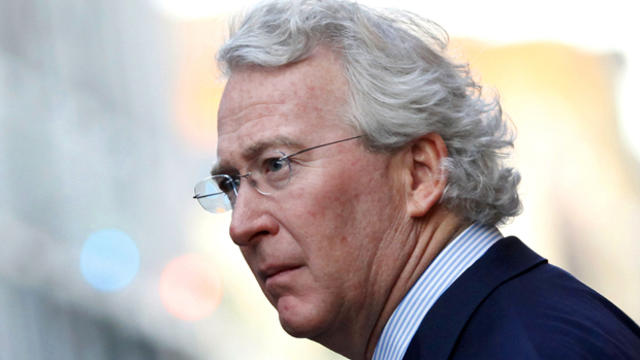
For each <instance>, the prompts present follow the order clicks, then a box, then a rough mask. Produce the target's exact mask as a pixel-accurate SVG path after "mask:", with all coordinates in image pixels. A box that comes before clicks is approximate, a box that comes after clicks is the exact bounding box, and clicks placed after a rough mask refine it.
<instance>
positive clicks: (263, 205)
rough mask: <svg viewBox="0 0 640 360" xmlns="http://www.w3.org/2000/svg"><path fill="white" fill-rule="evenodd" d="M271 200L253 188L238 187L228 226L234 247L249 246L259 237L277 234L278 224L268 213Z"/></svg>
mask: <svg viewBox="0 0 640 360" xmlns="http://www.w3.org/2000/svg"><path fill="white" fill-rule="evenodd" d="M246 185H249V184H246ZM271 200H272V199H269V198H267V197H266V196H265V195H262V194H261V193H259V192H258V190H257V189H256V188H255V187H254V186H240V187H239V189H238V194H237V197H236V201H235V204H234V207H233V211H232V213H231V225H230V226H229V235H230V236H231V239H232V240H233V242H234V243H236V245H238V246H246V245H251V244H252V243H255V242H256V241H258V240H259V238H260V237H263V236H269V235H275V234H276V233H277V232H278V228H279V225H278V222H277V220H276V219H275V218H274V217H273V215H272V213H271V212H270V211H269V208H270V207H269V205H270V203H271Z"/></svg>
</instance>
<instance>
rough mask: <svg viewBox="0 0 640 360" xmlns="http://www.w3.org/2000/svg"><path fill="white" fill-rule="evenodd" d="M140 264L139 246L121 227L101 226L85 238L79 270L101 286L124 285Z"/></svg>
mask: <svg viewBox="0 0 640 360" xmlns="http://www.w3.org/2000/svg"><path fill="white" fill-rule="evenodd" d="M139 267H140V254H139V253H138V247H137V246H136V244H135V243H134V242H133V240H131V237H129V235H127V234H126V233H124V232H122V231H120V230H117V229H102V230H98V231H96V232H94V233H92V234H91V235H89V237H88V238H87V240H86V241H85V242H84V245H83V247H82V253H81V255H80V270H81V271H82V275H83V276H84V278H85V279H86V280H87V282H88V283H89V284H91V286H93V287H94V288H96V289H98V290H102V291H116V290H120V289H122V288H124V287H125V286H127V285H128V284H129V283H130V282H131V280H133V278H134V277H135V276H136V274H137V273H138V269H139Z"/></svg>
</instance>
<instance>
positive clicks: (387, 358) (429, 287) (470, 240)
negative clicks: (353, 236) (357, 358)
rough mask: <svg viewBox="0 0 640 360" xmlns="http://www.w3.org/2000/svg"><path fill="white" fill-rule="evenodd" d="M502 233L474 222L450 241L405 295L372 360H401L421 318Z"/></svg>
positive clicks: (384, 330)
mask: <svg viewBox="0 0 640 360" xmlns="http://www.w3.org/2000/svg"><path fill="white" fill-rule="evenodd" d="M501 238H502V234H500V232H499V231H498V229H496V228H495V227H492V226H485V225H481V224H478V223H475V224H473V225H471V226H469V227H468V228H467V229H465V230H464V231H463V232H462V233H461V234H460V235H458V236H457V237H456V238H455V239H453V241H451V242H450V243H449V244H448V245H447V246H446V247H445V248H444V249H443V250H442V251H441V252H440V254H438V255H437V256H436V258H435V259H434V260H433V262H431V264H430V265H429V266H428V267H427V269H426V270H425V272H424V273H422V275H421V276H420V278H419V279H418V281H416V283H415V284H414V285H413V287H412V288H411V290H409V292H408V293H407V295H405V297H404V299H402V302H400V305H398V307H397V308H396V309H395V311H394V312H393V314H392V315H391V317H390V318H389V321H388V322H387V324H386V325H385V327H384V329H383V330H382V335H381V336H380V340H378V344H377V345H376V349H375V352H374V353H373V360H401V359H402V357H403V356H404V353H405V352H406V351H407V348H408V347H409V343H410V342H411V339H412V338H413V335H414V334H415V333H416V331H417V330H418V327H419V326H420V323H421V322H422V319H424V317H425V315H426V314H427V312H428V311H429V309H431V307H432V306H433V304H434V303H435V302H436V300H438V298H439V297H440V295H442V293H444V292H445V290H447V288H449V286H450V285H451V284H452V283H453V282H454V281H455V280H456V279H457V278H458V277H459V276H460V275H462V273H463V272H464V271H465V270H466V269H467V268H468V267H469V266H471V265H472V264H473V263H474V262H475V261H476V260H478V259H479V258H480V257H481V256H482V255H483V254H484V253H485V252H486V251H487V250H488V249H489V248H490V247H491V245H493V244H495V242H496V241H498V240H500V239H501Z"/></svg>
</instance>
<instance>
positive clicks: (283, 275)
mask: <svg viewBox="0 0 640 360" xmlns="http://www.w3.org/2000/svg"><path fill="white" fill-rule="evenodd" d="M445 47H446V35H445V34H444V32H443V31H442V30H441V29H440V28H438V27H437V26H436V25H435V24H432V23H429V22H427V21H424V20H422V19H419V18H417V17H416V16H414V15H411V14H408V13H404V12H388V13H381V12H376V11H374V10H371V9H368V8H366V7H364V6H361V5H358V4H355V3H351V2H343V1H338V0H328V1H323V0H299V1H293V2H289V1H287V2H281V1H272V2H267V3H262V4H260V5H258V6H257V7H255V8H254V9H253V10H251V11H250V12H249V13H248V14H247V15H246V16H245V17H244V19H242V20H241V21H240V22H239V23H238V24H237V25H236V26H235V27H234V29H233V30H232V33H231V36H230V39H229V40H228V42H227V43H226V44H225V45H224V46H223V47H222V48H221V49H220V52H219V61H220V63H221V64H222V65H223V68H224V70H225V72H226V73H227V75H228V76H229V80H228V83H227V86H226V88H225V91H224V95H223V97H222V101H221V103H220V110H219V115H218V157H219V161H218V163H217V164H216V166H215V167H214V169H213V170H212V177H211V178H210V179H207V180H205V181H203V182H201V183H199V184H198V185H197V186H196V195H195V197H196V198H198V200H199V201H200V202H201V204H202V205H203V206H204V207H205V208H206V209H208V210H211V211H214V212H216V211H224V210H231V209H233V214H232V221H231V227H230V229H229V232H230V235H231V238H232V239H233V241H234V242H235V243H236V244H237V245H238V246H239V247H240V250H241V251H242V254H243V255H244V257H245V259H246V261H247V263H248V264H249V267H250V268H251V270H252V271H253V273H254V275H255V277H256V279H257V281H258V283H259V285H260V287H261V288H262V290H263V292H264V294H265V295H266V297H267V299H268V300H269V301H270V302H271V304H273V306H274V307H275V308H276V310H277V311H278V314H279V318H280V322H281V324H282V327H283V328H284V329H285V330H286V331H287V332H288V333H289V334H291V335H293V336H296V337H307V338H310V339H312V340H314V341H317V342H319V343H321V344H323V345H325V346H326V347H328V348H330V349H332V350H334V351H336V352H338V353H340V354H342V355H344V356H346V357H348V358H352V359H371V358H374V359H403V358H404V359H447V358H452V359H539V358H544V359H553V358H563V359H567V358H569V359H573V358H593V359H596V358H597V359H612V358H621V359H633V358H640V329H639V328H638V327H637V326H636V325H635V324H634V323H633V321H631V320H630V319H629V318H628V317H627V316H626V315H624V314H623V313H622V312H621V311H620V310H618V309H617V308H616V307H615V306H614V305H612V304H611V303H609V302H608V301H607V300H605V299H604V298H602V297H601V296H599V295H598V294H597V293H595V292H594V291H592V290H590V289H589V288H587V287H586V286H584V285H583V284H581V283H579V282H578V281H577V280H575V279H574V278H572V277H571V276H570V275H568V274H567V273H565V272H563V271H562V270H560V269H558V268H555V267H553V266H551V265H549V264H548V263H547V262H546V260H544V259H543V258H541V257H539V256H538V255H537V254H535V253H533V252H532V251H531V250H529V249H528V248H527V247H526V246H525V245H524V244H522V243H521V242H520V241H519V240H518V239H516V238H513V237H511V238H503V237H502V235H501V234H500V233H499V232H498V230H497V229H496V228H495V227H494V226H495V225H496V224H498V223H500V222H502V221H503V220H504V219H506V218H508V217H511V216H514V215H516V214H517V213H518V211H519V208H520V201H519V199H518V195H517V191H516V187H517V184H518V182H519V180H520V177H519V174H518V173H517V172H516V171H515V170H514V169H512V168H509V167H505V166H504V165H502V164H501V163H500V161H499V159H500V157H501V154H503V153H504V149H505V148H509V147H511V146H512V139H511V136H510V134H509V131H508V130H507V125H506V124H505V121H503V117H502V113H501V110H500V106H499V103H498V102H497V101H486V100H484V99H482V98H481V97H480V87H479V86H478V85H477V84H476V83H474V82H473V80H472V79H471V77H470V75H469V72H468V69H467V67H466V66H463V65H459V64H455V63H453V62H451V61H450V60H449V59H447V58H446V57H445V56H444V55H443V52H444V49H445Z"/></svg>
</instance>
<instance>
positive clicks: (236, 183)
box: [193, 135, 363, 213]
mask: <svg viewBox="0 0 640 360" xmlns="http://www.w3.org/2000/svg"><path fill="white" fill-rule="evenodd" d="M361 137H363V135H357V136H352V137H348V138H345V139H340V140H335V141H331V142H328V143H324V144H320V145H315V146H311V147H308V148H304V149H302V150H298V151H296V152H294V153H293V154H289V155H285V154H284V153H283V152H281V151H279V152H280V153H281V154H283V155H284V156H282V157H280V158H278V159H277V161H283V160H285V161H287V166H289V178H288V179H287V182H286V184H284V186H286V185H288V184H289V182H290V181H291V161H290V160H289V159H291V158H292V157H294V156H296V155H300V154H302V153H306V152H308V151H311V150H315V149H319V148H322V147H326V146H329V145H334V144H338V143H341V142H345V141H350V140H355V139H358V138H361ZM220 176H222V177H226V178H228V179H230V180H231V182H230V184H231V187H232V189H233V193H234V199H233V200H232V199H231V198H230V196H229V194H228V193H227V192H225V191H224V190H222V189H220V185H217V186H218V188H219V189H220V192H216V193H211V194H206V193H205V194H198V193H197V191H196V189H197V188H198V186H199V185H200V184H203V183H205V182H207V181H211V180H212V179H214V178H215V177H220ZM250 176H251V171H249V172H247V173H246V174H237V175H229V174H215V175H211V176H209V177H207V178H205V179H203V180H200V181H199V182H198V183H196V185H195V187H194V193H195V194H194V195H193V199H196V200H198V203H199V204H200V206H202V208H203V209H205V210H206V211H209V212H213V213H215V212H217V211H214V210H212V209H208V208H207V207H205V206H204V205H203V203H202V202H201V201H200V199H203V198H208V197H211V196H216V195H221V196H223V197H226V200H228V201H229V206H228V207H227V206H225V207H224V208H221V209H223V210H224V211H229V210H233V208H234V206H235V198H237V196H238V192H239V191H240V184H241V183H240V182H241V180H242V178H247V179H250ZM249 183H250V184H251V186H252V187H253V188H254V189H256V191H258V192H259V193H260V194H262V195H270V194H271V192H264V191H262V190H260V189H259V188H258V187H257V185H256V184H255V182H253V183H252V182H251V181H250V182H249Z"/></svg>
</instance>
